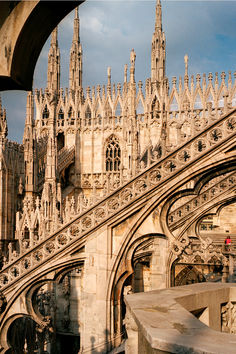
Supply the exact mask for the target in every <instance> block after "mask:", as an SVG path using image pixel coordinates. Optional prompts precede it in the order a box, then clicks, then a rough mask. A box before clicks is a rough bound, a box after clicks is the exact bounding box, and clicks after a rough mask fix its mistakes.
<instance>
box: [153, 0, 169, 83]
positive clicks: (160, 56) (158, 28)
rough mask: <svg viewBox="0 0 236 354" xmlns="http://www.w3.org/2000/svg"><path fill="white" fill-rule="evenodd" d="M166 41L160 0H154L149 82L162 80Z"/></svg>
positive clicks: (163, 77) (163, 76)
mask: <svg viewBox="0 0 236 354" xmlns="http://www.w3.org/2000/svg"><path fill="white" fill-rule="evenodd" d="M165 61H166V43H165V34H164V32H163V31H162V8H161V2H160V0H157V2H156V22H155V32H154V33H153V36H152V54H151V82H152V83H155V82H159V83H160V82H162V81H163V80H164V79H165Z"/></svg>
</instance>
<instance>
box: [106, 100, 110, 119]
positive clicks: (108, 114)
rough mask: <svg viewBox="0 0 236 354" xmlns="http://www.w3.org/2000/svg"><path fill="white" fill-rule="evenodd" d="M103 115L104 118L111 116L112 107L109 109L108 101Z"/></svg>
mask: <svg viewBox="0 0 236 354" xmlns="http://www.w3.org/2000/svg"><path fill="white" fill-rule="evenodd" d="M105 117H106V118H111V117H112V109H111V106H110V104H109V102H107V103H106V106H105Z"/></svg>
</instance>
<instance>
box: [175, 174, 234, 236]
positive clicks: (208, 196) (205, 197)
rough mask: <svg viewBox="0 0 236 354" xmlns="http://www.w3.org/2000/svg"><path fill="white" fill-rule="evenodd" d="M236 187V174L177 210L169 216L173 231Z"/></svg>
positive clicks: (223, 179)
mask: <svg viewBox="0 0 236 354" xmlns="http://www.w3.org/2000/svg"><path fill="white" fill-rule="evenodd" d="M235 187H236V173H235V172H234V173H231V174H230V175H229V176H227V177H225V178H222V180H221V181H219V182H218V183H216V184H215V185H214V186H211V187H210V188H208V189H207V190H204V191H203V192H202V193H200V194H199V195H198V196H197V197H195V198H192V199H191V200H189V201H187V202H186V203H184V204H183V205H181V206H180V207H179V208H177V209H175V210H174V211H173V212H171V213H170V214H169V215H168V225H169V227H170V229H171V230H174V229H175V228H176V227H177V226H178V225H180V224H181V223H182V222H183V221H184V220H185V219H186V218H189V217H190V216H191V215H193V214H194V213H195V212H196V210H197V209H199V208H200V207H201V206H203V205H204V204H206V203H208V202H209V201H210V200H213V199H215V198H217V197H219V196H220V195H221V194H224V193H225V192H226V191H228V190H230V189H232V188H235Z"/></svg>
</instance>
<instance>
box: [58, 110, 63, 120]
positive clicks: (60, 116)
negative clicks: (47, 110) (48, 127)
mask: <svg viewBox="0 0 236 354" xmlns="http://www.w3.org/2000/svg"><path fill="white" fill-rule="evenodd" d="M58 119H64V112H63V110H62V108H60V110H59V112H58Z"/></svg>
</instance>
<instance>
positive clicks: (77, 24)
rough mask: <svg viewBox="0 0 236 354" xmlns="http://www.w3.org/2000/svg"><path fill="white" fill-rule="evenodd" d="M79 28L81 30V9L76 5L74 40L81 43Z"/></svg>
mask: <svg viewBox="0 0 236 354" xmlns="http://www.w3.org/2000/svg"><path fill="white" fill-rule="evenodd" d="M79 30H80V20H79V10H78V7H76V9H75V18H74V33H73V42H74V41H76V42H78V43H80V36H79Z"/></svg>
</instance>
